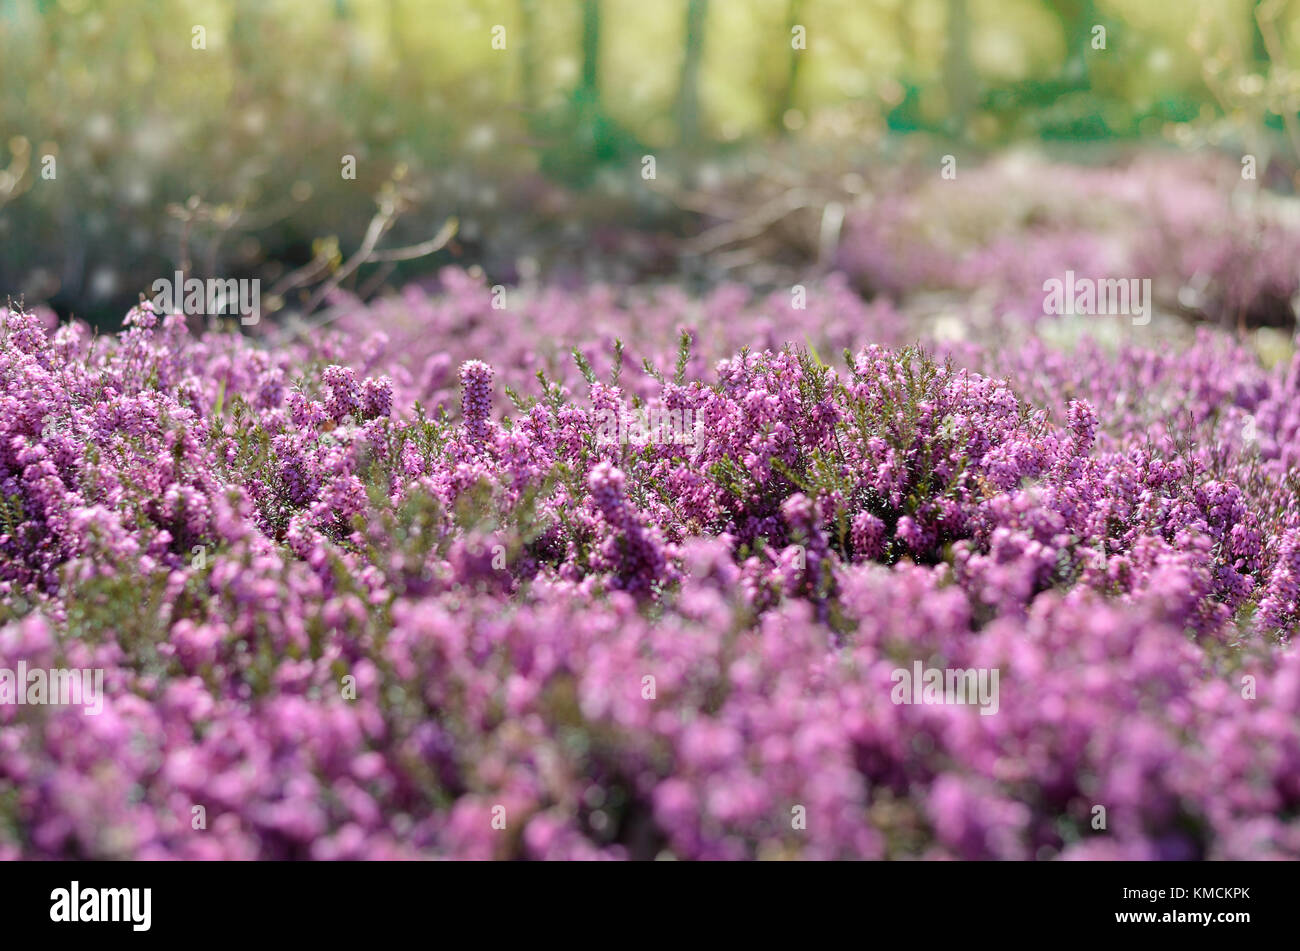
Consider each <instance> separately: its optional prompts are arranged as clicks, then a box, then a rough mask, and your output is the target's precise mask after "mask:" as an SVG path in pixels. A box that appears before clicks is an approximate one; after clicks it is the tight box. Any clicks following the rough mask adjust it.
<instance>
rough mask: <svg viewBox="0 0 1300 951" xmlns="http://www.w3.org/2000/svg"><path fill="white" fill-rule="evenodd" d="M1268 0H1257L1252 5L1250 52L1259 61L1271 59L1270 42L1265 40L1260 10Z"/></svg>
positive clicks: (1264, 61)
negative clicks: (1260, 22)
mask: <svg viewBox="0 0 1300 951" xmlns="http://www.w3.org/2000/svg"><path fill="white" fill-rule="evenodd" d="M1265 2H1266V0H1255V2H1254V3H1252V4H1251V5H1250V52H1251V55H1252V56H1253V57H1254V59H1255V62H1257V63H1267V62H1268V61H1269V55H1268V44H1266V43H1265V42H1264V31H1263V30H1262V29H1260V26H1259V16H1260V10H1261V8H1262V7H1263V6H1264V4H1265Z"/></svg>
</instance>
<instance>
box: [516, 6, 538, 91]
mask: <svg viewBox="0 0 1300 951" xmlns="http://www.w3.org/2000/svg"><path fill="white" fill-rule="evenodd" d="M519 28H520V29H519V31H520V32H521V33H523V37H522V39H520V40H519V83H520V85H521V86H522V87H523V90H522V92H523V96H522V99H523V104H524V108H525V109H526V110H528V111H529V112H531V111H532V110H533V109H535V108H536V107H537V0H519Z"/></svg>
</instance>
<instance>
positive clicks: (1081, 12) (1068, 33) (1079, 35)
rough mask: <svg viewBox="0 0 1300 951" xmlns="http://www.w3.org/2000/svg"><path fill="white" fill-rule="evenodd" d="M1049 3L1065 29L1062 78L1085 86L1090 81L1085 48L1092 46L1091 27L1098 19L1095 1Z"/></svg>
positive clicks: (1080, 0)
mask: <svg viewBox="0 0 1300 951" xmlns="http://www.w3.org/2000/svg"><path fill="white" fill-rule="evenodd" d="M1049 6H1051V7H1052V8H1053V9H1054V10H1055V11H1056V15H1057V17H1059V18H1060V21H1061V29H1062V30H1063V31H1064V33H1065V51H1066V52H1065V63H1064V66H1063V68H1062V70H1061V72H1062V74H1063V75H1064V77H1065V78H1066V79H1069V80H1071V81H1073V82H1076V83H1078V84H1079V85H1080V86H1081V87H1083V88H1086V87H1088V86H1089V85H1090V83H1089V78H1088V51H1089V50H1090V49H1091V48H1092V28H1093V27H1094V26H1096V25H1097V23H1098V20H1097V4H1096V3H1095V2H1094V0H1055V2H1054V3H1051V4H1049ZM1107 42H1109V38H1107Z"/></svg>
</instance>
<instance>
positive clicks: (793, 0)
mask: <svg viewBox="0 0 1300 951" xmlns="http://www.w3.org/2000/svg"><path fill="white" fill-rule="evenodd" d="M802 11H803V0H790V2H789V3H788V4H787V5H786V15H785V42H786V43H787V44H788V45H789V47H790V49H789V50H788V51H787V53H788V56H789V59H788V60H787V65H786V71H785V85H784V86H783V87H782V89H781V95H780V96H778V97H777V99H776V102H775V105H774V106H773V107H772V114H771V117H770V120H769V121H770V124H771V127H772V131H774V132H776V133H777V134H778V135H783V134H784V133H785V114H786V113H787V112H789V111H790V109H791V108H792V107H793V106H794V92H795V87H796V85H797V84H798V82H799V61H800V60H801V59H802V58H803V57H802V56H801V55H800V54H801V52H802V51H801V50H797V49H795V48H794V43H793V42H792V40H793V32H792V31H793V30H794V28H795V27H796V26H797V25H798V24H799V15H800V13H801V12H802Z"/></svg>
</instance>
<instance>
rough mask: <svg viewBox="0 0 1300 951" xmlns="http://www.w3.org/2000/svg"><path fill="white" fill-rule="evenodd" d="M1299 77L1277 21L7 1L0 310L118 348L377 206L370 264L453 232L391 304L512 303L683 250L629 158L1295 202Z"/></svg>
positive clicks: (613, 3) (827, 10)
mask: <svg viewBox="0 0 1300 951" xmlns="http://www.w3.org/2000/svg"><path fill="white" fill-rule="evenodd" d="M498 26H500V27H504V40H505V49H495V48H494V46H493V37H494V28H495V27H498ZM197 27H201V28H202V30H203V38H204V40H205V46H206V48H204V49H195V48H194V45H195V35H196V34H195V30H196V28H197ZM796 27H802V28H803V30H804V33H805V35H806V49H803V50H795V49H792V45H791V38H792V35H793V34H792V29H794V28H796ZM1098 27H1100V28H1103V29H1104V31H1105V48H1104V49H1097V48H1094V37H1095V36H1096V35H1097V34H1096V32H1095V31H1096V28H1098ZM496 36H497V37H500V36H501V34H500V33H499V32H498V33H496ZM498 45H499V44H498ZM1296 66H1300V3H1296V2H1289V0H1174V2H1156V0H1055V2H1045V0H474V2H470V0H314V2H289V0H158V2H144V0H134V2H132V0H101V2H96V0H57V2H56V0H0V82H2V83H3V96H2V97H0V295H5V294H8V295H13V296H14V297H17V296H18V295H20V294H21V295H24V296H25V297H26V298H27V300H28V302H29V303H46V302H48V303H50V304H52V305H53V306H54V307H55V308H56V309H57V310H59V311H60V312H62V313H65V314H67V313H76V314H78V315H79V316H84V317H90V318H91V319H95V320H102V321H115V320H116V319H117V317H118V316H120V313H121V311H122V308H124V307H125V306H129V304H130V303H131V302H133V301H134V300H135V299H136V297H137V296H138V294H139V292H141V291H142V290H144V289H145V288H146V287H147V286H148V284H149V282H150V281H151V280H152V279H153V278H154V277H157V276H159V275H169V274H170V273H171V272H172V270H173V269H174V268H175V267H176V266H178V265H179V264H181V263H186V264H188V265H189V269H190V270H192V271H193V273H195V274H198V275H199V276H224V277H241V276H260V277H264V278H266V279H268V280H274V279H275V278H276V277H277V276H279V275H282V274H283V273H284V272H285V270H286V269H288V268H292V267H294V266H301V265H303V264H304V263H305V262H308V261H311V260H312V259H313V257H314V256H319V255H322V254H324V255H326V256H329V255H330V254H332V253H333V249H334V248H335V247H336V246H337V247H338V248H339V249H340V251H339V252H338V256H339V257H341V256H342V255H345V254H346V253H347V250H348V249H349V248H353V247H355V246H356V245H357V243H358V242H359V241H360V239H361V236H362V234H363V233H364V230H365V228H366V225H367V223H368V222H369V221H370V219H371V216H372V215H373V214H374V212H375V209H376V201H377V200H378V201H380V202H382V201H385V200H389V201H398V202H399V203H400V204H401V205H402V206H403V207H404V208H405V211H404V213H403V215H402V216H401V219H400V221H399V223H398V224H397V226H396V227H395V228H394V230H393V233H392V235H391V239H390V240H388V242H387V243H389V244H399V243H402V242H416V241H420V240H423V239H426V238H428V237H429V236H430V235H431V234H433V233H434V232H435V231H437V230H438V228H439V227H440V226H441V224H442V223H443V222H445V221H446V220H447V219H448V218H450V217H455V218H456V219H457V220H458V221H459V223H460V230H459V234H458V236H457V239H456V241H455V242H453V244H452V246H450V247H449V248H448V249H446V250H445V251H443V252H440V253H439V254H438V255H434V256H431V257H429V258H426V259H421V260H419V261H415V262H409V263H407V264H403V265H402V266H401V267H400V268H398V269H396V270H395V271H394V273H393V274H392V276H391V277H390V278H389V280H391V281H394V282H396V281H400V280H401V279H410V278H414V277H418V276H420V275H421V274H423V273H429V272H430V271H432V270H433V269H435V268H436V267H438V266H441V265H442V264H446V263H448V262H449V261H452V260H456V261H459V262H460V263H476V262H477V263H481V264H482V265H483V266H485V267H487V268H489V269H492V270H494V271H495V272H496V273H495V274H494V276H497V275H499V276H500V278H501V279H503V280H510V279H512V278H515V277H517V274H516V273H514V271H513V270H512V265H511V264H510V262H514V261H516V260H518V259H519V258H520V256H521V255H531V256H532V257H535V258H537V259H538V261H539V266H540V267H541V268H542V269H543V270H545V268H546V267H547V263H548V262H547V258H546V250H547V249H548V248H555V247H557V246H560V245H563V244H565V242H567V243H568V245H570V246H582V247H585V248H587V249H589V250H590V249H593V247H595V246H596V245H598V244H599V242H593V241H592V240H591V234H592V233H593V231H594V230H597V229H600V228H605V227H615V228H620V229H629V230H633V231H637V230H640V231H644V232H647V233H659V232H665V233H676V234H680V233H683V232H689V230H690V229H691V228H692V227H693V222H692V221H691V220H690V219H689V218H688V217H684V216H683V215H682V213H681V209H680V208H679V207H678V206H675V205H672V204H671V203H669V202H666V201H664V200H663V199H662V196H661V195H660V194H659V193H658V192H657V191H655V190H654V189H647V188H645V187H642V184H643V183H642V180H641V178H640V175H639V172H640V169H641V167H642V165H641V163H642V157H643V156H644V155H646V154H651V155H654V156H655V157H656V161H657V163H658V169H659V175H660V176H661V177H662V178H664V179H665V180H666V181H669V182H674V183H676V184H679V185H681V186H683V187H706V186H707V184H708V182H709V181H710V178H709V174H708V173H709V172H710V171H711V170H712V169H714V168H715V167H723V168H725V167H731V166H736V165H737V164H739V165H741V166H743V165H744V163H745V162H747V161H750V160H751V159H752V158H753V157H754V156H763V155H769V154H785V155H789V156H792V158H791V161H789V162H788V163H787V165H788V166H790V167H791V168H793V169H795V170H796V173H797V174H804V175H809V176H815V175H836V174H842V173H844V172H846V171H854V172H857V171H862V170H863V169H866V168H868V167H870V166H872V165H876V164H888V163H900V162H906V161H909V160H910V159H909V156H911V155H914V154H915V149H909V148H906V147H903V146H900V145H899V143H906V142H908V141H912V140H917V139H920V140H923V141H926V142H930V141H933V142H934V143H936V144H935V145H934V149H947V150H962V152H963V154H970V155H973V156H980V155H987V154H989V153H990V152H992V151H995V150H997V149H1001V148H1005V147H1007V146H1009V145H1012V144H1015V143H1026V142H1030V143H1037V144H1038V145H1040V146H1042V147H1043V148H1048V149H1055V150H1057V151H1058V152H1063V153H1064V154H1066V155H1068V156H1077V157H1078V158H1079V159H1080V160H1086V161H1097V160H1098V156H1101V158H1102V159H1104V157H1105V155H1106V154H1107V152H1108V151H1114V150H1120V149H1130V148H1134V147H1141V148H1169V149H1198V148H1218V149H1222V150H1225V151H1229V152H1237V153H1244V152H1247V151H1249V152H1251V153H1252V154H1256V155H1258V156H1259V157H1260V162H1261V167H1262V168H1265V169H1267V168H1270V167H1272V168H1281V170H1282V171H1281V173H1280V174H1275V175H1273V176H1272V177H1270V178H1269V182H1268V183H1269V185H1270V187H1274V188H1280V189H1282V190H1287V191H1289V190H1292V189H1293V188H1294V181H1295V179H1294V171H1293V169H1294V163H1295V161H1296V159H1297V154H1296V143H1297V142H1300V136H1297V135H1295V134H1294V129H1293V128H1291V126H1294V123H1295V118H1296V114H1297V111H1298V110H1300V79H1298V78H1297V76H1298V74H1297V73H1296V72H1295V71H1294V67H1296ZM934 149H931V151H933V150H934ZM47 155H52V156H54V157H55V159H56V162H57V175H56V177H55V178H54V179H52V180H47V179H43V178H42V177H41V175H40V171H41V161H42V159H43V158H44V157H45V156H47ZM344 155H353V156H355V157H356V159H357V178H356V180H355V181H352V180H345V179H344V178H343V177H342V175H341V174H340V166H341V160H342V157H343V156H344ZM187 202H190V206H189V207H190V210H189V211H188V212H187V211H186V210H185V207H186V203H187ZM593 253H595V252H594V251H593Z"/></svg>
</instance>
